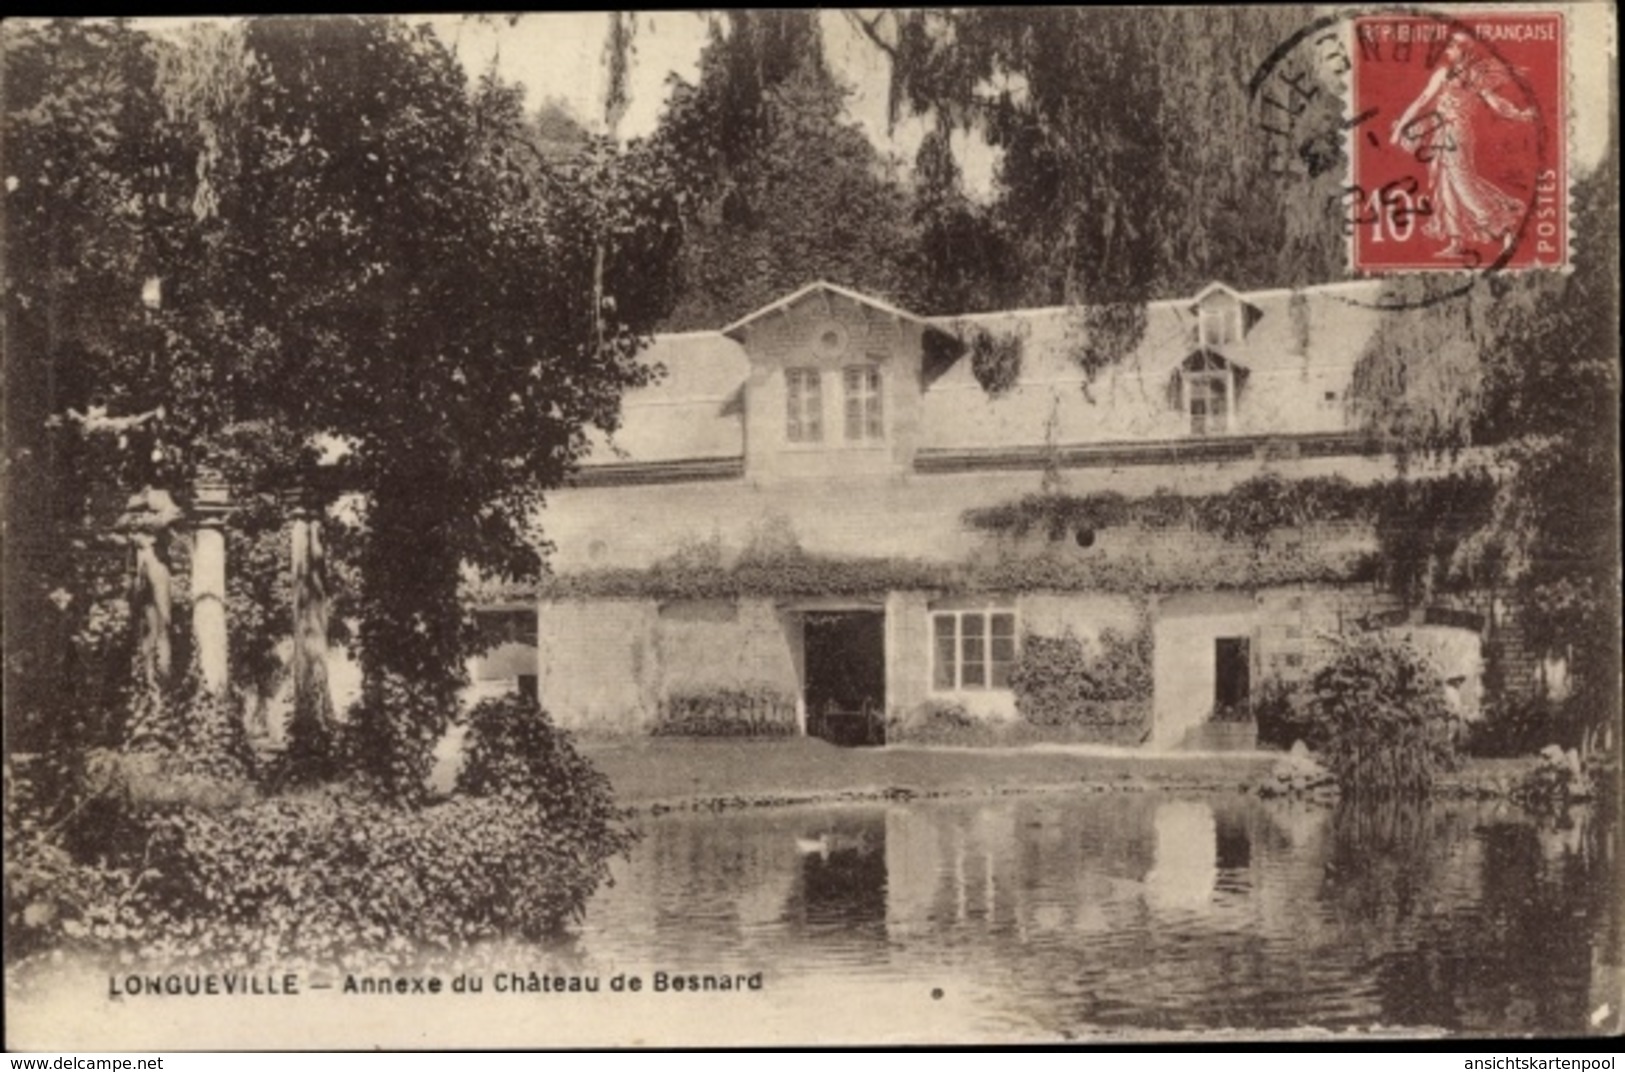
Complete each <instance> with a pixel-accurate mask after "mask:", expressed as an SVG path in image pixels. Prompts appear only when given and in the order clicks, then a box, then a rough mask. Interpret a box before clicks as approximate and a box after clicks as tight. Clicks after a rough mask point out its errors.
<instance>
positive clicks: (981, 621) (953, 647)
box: [931, 610, 1016, 689]
mask: <svg viewBox="0 0 1625 1072" xmlns="http://www.w3.org/2000/svg"><path fill="white" fill-rule="evenodd" d="M931 635H932V641H933V644H934V647H935V651H936V660H935V665H934V667H933V670H932V676H931V686H932V688H935V689H988V688H992V689H1007V688H1009V687H1010V666H1011V664H1012V663H1014V662H1015V661H1016V616H1015V615H1014V614H1012V613H1010V612H1009V611H982V610H961V611H944V612H941V613H938V614H933V615H932V616H931Z"/></svg>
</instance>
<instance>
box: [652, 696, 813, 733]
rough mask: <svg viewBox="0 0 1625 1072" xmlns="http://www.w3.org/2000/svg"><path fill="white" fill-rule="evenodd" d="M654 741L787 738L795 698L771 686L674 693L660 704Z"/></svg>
mask: <svg viewBox="0 0 1625 1072" xmlns="http://www.w3.org/2000/svg"><path fill="white" fill-rule="evenodd" d="M651 732H652V733H653V734H654V735H655V736H657V737H788V736H793V735H794V734H795V732H796V701H795V697H793V696H791V695H790V694H788V693H786V692H785V691H784V690H783V689H780V688H778V687H777V686H774V685H766V684H759V685H744V686H738V687H730V686H722V685H718V686H710V687H706V688H691V689H674V690H672V692H671V693H670V694H668V695H667V697H666V698H665V700H663V701H662V702H661V704H660V714H659V718H658V720H657V721H656V722H655V726H654V729H653V730H652V731H651Z"/></svg>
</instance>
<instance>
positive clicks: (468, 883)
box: [70, 790, 628, 965]
mask: <svg viewBox="0 0 1625 1072" xmlns="http://www.w3.org/2000/svg"><path fill="white" fill-rule="evenodd" d="M149 829H150V836H149V839H148V841H147V847H146V850H145V855H144V858H143V861H142V864H141V870H140V872H139V875H138V878H137V881H138V882H143V880H144V884H143V885H142V886H141V887H140V889H139V891H138V896H135V897H126V898H123V899H121V900H120V901H119V902H114V903H112V904H104V905H103V906H101V907H100V908H99V910H98V911H97V912H95V913H93V914H92V915H91V916H90V917H89V918H88V919H86V920H84V921H83V923H82V924H81V925H82V926H87V927H89V928H91V935H92V936H93V937H96V938H109V939H114V940H117V939H120V938H126V937H127V938H134V939H135V940H136V941H137V942H139V943H140V944H141V945H142V947H143V953H144V955H146V956H148V957H154V956H156V957H168V958H174V957H184V958H188V959H191V958H210V959H211V960H223V961H224V962H225V963H228V964H244V965H246V964H252V963H271V962H278V961H282V962H288V961H300V960H305V961H326V962H339V963H348V964H354V963H363V964H364V963H378V962H388V961H395V962H401V961H407V960H410V959H413V958H416V957H418V956H421V955H422V954H423V953H425V952H427V951H432V950H448V951H450V950H458V949H464V948H466V947H468V946H469V945H470V944H472V943H475V942H480V941H484V940H489V939H493V938H499V937H506V936H515V937H523V938H532V939H535V938H542V937H545V936H546V935H548V934H551V933H554V932H555V931H557V929H558V928H559V927H560V926H562V925H563V924H564V923H565V922H567V921H569V920H571V919H573V918H577V917H579V916H580V915H581V913H582V911H583V909H584V907H585V904H586V901H587V898H588V897H589V896H590V895H591V894H592V892H593V891H594V890H595V889H596V888H597V887H598V885H599V884H600V883H602V882H603V881H604V880H605V879H606V878H607V877H608V859H609V857H610V856H611V855H612V854H613V853H614V852H615V851H618V850H621V849H624V848H625V847H626V845H627V843H628V842H627V838H626V836H625V835H624V834H621V833H619V832H618V831H617V832H616V836H613V837H610V838H608V839H606V838H605V836H604V834H603V833H602V832H595V831H593V830H592V829H591V826H590V824H586V823H581V822H571V821H565V820H560V819H558V818H556V817H553V818H550V817H549V815H548V814H547V809H546V808H545V807H544V806H542V805H541V804H534V803H533V804H529V805H525V804H520V803H518V801H517V800H515V799H513V798H509V797H503V796H487V797H473V796H470V797H459V798H453V799H451V800H449V801H446V802H444V803H440V804H436V805H431V806H429V807H426V808H422V809H410V808H403V807H401V806H399V805H397V804H393V803H390V802H387V801H384V800H381V799H377V798H373V797H364V796H359V795H355V794H349V793H345V792H342V791H333V790H327V791H321V792H312V793H308V794H304V795H301V796H297V797H282V798H277V799H272V800H267V801H263V802H261V803H258V804H255V805H251V806H249V807H244V808H238V809H234V810H232V811H227V812H206V811H202V810H199V809H194V808H183V809H177V810H175V811H169V812H163V813H156V814H154V815H153V816H151V817H150V820H149ZM70 933H71V932H70Z"/></svg>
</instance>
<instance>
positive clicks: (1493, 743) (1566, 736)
mask: <svg viewBox="0 0 1625 1072" xmlns="http://www.w3.org/2000/svg"><path fill="white" fill-rule="evenodd" d="M1568 706H1569V705H1566V704H1563V703H1560V702H1558V701H1554V700H1548V699H1546V698H1545V697H1543V696H1538V695H1517V696H1499V697H1496V698H1495V699H1494V700H1492V701H1491V702H1490V703H1487V704H1485V710H1484V717H1483V718H1482V719H1480V720H1479V721H1477V722H1475V723H1472V724H1471V725H1470V726H1469V727H1468V731H1467V740H1466V744H1465V746H1464V747H1465V750H1466V751H1467V752H1468V753H1469V754H1471V755H1475V756H1532V755H1534V754H1536V753H1537V752H1539V751H1540V750H1541V749H1542V748H1544V747H1545V746H1546V745H1549V744H1553V743H1564V744H1568V743H1577V738H1578V735H1577V734H1575V733H1574V728H1573V727H1574V720H1573V718H1572V716H1571V715H1570V713H1569V711H1568V710H1567V707H1568Z"/></svg>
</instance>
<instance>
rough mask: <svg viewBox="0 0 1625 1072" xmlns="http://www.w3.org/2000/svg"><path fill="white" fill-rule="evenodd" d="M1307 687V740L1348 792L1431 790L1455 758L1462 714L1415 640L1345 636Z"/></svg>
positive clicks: (1392, 792) (1387, 635) (1369, 635)
mask: <svg viewBox="0 0 1625 1072" xmlns="http://www.w3.org/2000/svg"><path fill="white" fill-rule="evenodd" d="M1309 690H1310V711H1311V714H1312V717H1313V719H1314V730H1313V739H1312V740H1310V741H1309V742H1308V743H1309V745H1310V747H1312V748H1314V749H1315V750H1316V751H1317V752H1318V753H1319V754H1320V757H1321V759H1322V761H1323V762H1324V763H1325V764H1326V766H1327V767H1328V768H1330V769H1331V771H1332V772H1333V773H1334V774H1335V775H1337V780H1338V784H1339V785H1340V786H1342V788H1343V790H1344V792H1353V793H1365V794H1372V795H1386V794H1425V793H1427V792H1428V791H1429V790H1430V789H1431V788H1432V786H1433V778H1434V775H1435V773H1437V772H1438V771H1439V770H1441V769H1447V768H1448V767H1449V766H1450V765H1451V764H1452V763H1453V760H1454V754H1455V753H1454V733H1455V729H1456V722H1457V716H1456V713H1455V712H1454V711H1453V710H1452V709H1451V707H1450V704H1449V702H1448V701H1447V700H1446V699H1445V692H1444V681H1443V680H1442V679H1441V678H1440V676H1439V673H1438V671H1437V670H1436V669H1435V668H1434V667H1433V665H1432V664H1431V663H1430V662H1428V661H1427V659H1426V658H1425V657H1424V656H1423V655H1422V654H1421V652H1419V651H1418V650H1417V649H1416V647H1415V646H1413V645H1412V644H1411V642H1410V641H1409V640H1406V639H1405V638H1403V637H1398V636H1393V635H1390V634H1386V633H1363V634H1358V635H1355V636H1347V637H1343V638H1341V639H1340V640H1339V641H1338V648H1337V650H1336V652H1335V654H1334V655H1333V657H1332V658H1331V660H1330V661H1329V662H1327V664H1326V665H1325V666H1323V667H1322V668H1321V669H1320V670H1319V671H1318V672H1317V673H1316V674H1315V675H1314V677H1313V679H1312V680H1311V682H1310V685H1309Z"/></svg>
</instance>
